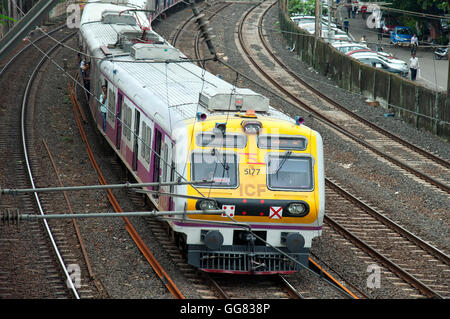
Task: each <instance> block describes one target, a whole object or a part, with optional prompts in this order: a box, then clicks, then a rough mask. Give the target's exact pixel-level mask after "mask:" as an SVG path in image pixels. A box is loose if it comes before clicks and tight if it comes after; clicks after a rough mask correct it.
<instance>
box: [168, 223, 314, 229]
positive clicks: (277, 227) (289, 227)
mask: <svg viewBox="0 0 450 319" xmlns="http://www.w3.org/2000/svg"><path fill="white" fill-rule="evenodd" d="M174 225H176V226H183V227H223V228H236V227H239V226H238V225H236V226H233V225H219V224H217V225H215V224H202V223H181V222H174ZM250 227H251V228H255V229H272V230H273V229H290V230H322V226H289V225H270V224H261V225H254V224H253V225H252V224H250ZM239 228H241V227H239Z"/></svg>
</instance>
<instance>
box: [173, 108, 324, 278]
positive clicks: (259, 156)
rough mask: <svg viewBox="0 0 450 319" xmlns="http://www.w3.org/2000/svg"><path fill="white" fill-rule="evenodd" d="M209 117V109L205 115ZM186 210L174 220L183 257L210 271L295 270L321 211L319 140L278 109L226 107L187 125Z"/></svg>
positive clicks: (303, 260)
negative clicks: (213, 211) (195, 183)
mask: <svg viewBox="0 0 450 319" xmlns="http://www.w3.org/2000/svg"><path fill="white" fill-rule="evenodd" d="M205 117H206V116H205ZM187 133H188V136H190V137H192V138H191V139H190V141H189V146H190V147H189V151H188V154H187V157H188V162H187V174H188V179H189V180H191V181H199V180H208V181H213V183H211V184H204V185H201V186H196V187H195V188H194V187H191V186H188V187H187V195H189V196H192V198H191V199H188V200H187V210H188V211H189V210H210V209H223V210H224V211H225V213H224V214H222V215H212V214H211V215H203V214H202V215H200V214H198V215H189V218H187V219H186V220H184V221H178V222H176V223H175V225H174V227H175V230H176V231H178V232H181V233H183V234H184V235H183V238H184V243H185V244H186V247H187V252H188V262H189V263H190V264H192V265H194V266H196V267H198V268H199V269H202V270H204V271H208V272H225V273H242V274H249V273H252V274H270V273H292V272H295V271H297V270H299V269H301V267H302V265H307V260H308V255H309V249H310V247H311V241H312V239H313V238H314V237H316V236H320V235H321V232H322V224H323V215H324V211H325V186H324V164H323V144H322V138H321V136H320V135H319V134H318V133H317V132H316V131H314V130H312V129H310V128H308V127H307V126H305V125H302V123H301V122H300V121H298V120H297V121H293V120H291V119H289V118H287V117H286V116H284V115H281V113H279V112H277V111H273V112H271V114H267V113H261V114H257V113H255V112H251V111H250V112H248V111H247V112H245V113H244V114H243V113H242V112H238V113H234V114H232V113H229V114H224V115H220V116H209V117H208V118H207V119H205V118H203V119H202V120H192V121H191V122H190V123H188V124H187Z"/></svg>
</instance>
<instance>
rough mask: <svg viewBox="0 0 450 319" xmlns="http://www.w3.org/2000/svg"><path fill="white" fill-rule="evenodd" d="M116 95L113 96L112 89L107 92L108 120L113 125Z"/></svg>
mask: <svg viewBox="0 0 450 319" xmlns="http://www.w3.org/2000/svg"><path fill="white" fill-rule="evenodd" d="M115 104H116V95H115V94H114V91H113V89H112V88H110V89H109V92H108V120H109V121H110V122H111V123H114V120H115V118H116V116H115V114H116V108H115V106H116V105H115Z"/></svg>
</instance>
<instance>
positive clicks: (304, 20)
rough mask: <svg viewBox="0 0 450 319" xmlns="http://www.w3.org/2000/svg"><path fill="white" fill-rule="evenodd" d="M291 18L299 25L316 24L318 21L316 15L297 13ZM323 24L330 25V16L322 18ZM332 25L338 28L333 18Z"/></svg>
mask: <svg viewBox="0 0 450 319" xmlns="http://www.w3.org/2000/svg"><path fill="white" fill-rule="evenodd" d="M291 20H292V21H294V22H295V23H296V24H297V25H298V26H299V27H301V26H302V25H305V24H308V25H309V24H315V23H316V17H314V16H307V15H296V16H292V17H291ZM321 22H322V24H326V25H328V17H323V18H322V19H321ZM330 26H331V27H332V28H336V24H335V23H333V20H331V23H330Z"/></svg>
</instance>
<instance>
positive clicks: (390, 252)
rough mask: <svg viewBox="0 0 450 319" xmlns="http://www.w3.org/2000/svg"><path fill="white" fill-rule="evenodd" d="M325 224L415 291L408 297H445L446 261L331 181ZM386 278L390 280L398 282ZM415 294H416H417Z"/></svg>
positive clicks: (448, 273) (449, 281)
mask: <svg viewBox="0 0 450 319" xmlns="http://www.w3.org/2000/svg"><path fill="white" fill-rule="evenodd" d="M326 185H327V195H328V198H327V205H328V207H327V213H326V215H325V223H326V224H327V225H328V226H329V227H332V228H333V229H335V230H336V231H338V232H339V233H340V234H342V235H343V236H344V237H345V238H346V239H347V240H350V241H352V242H353V243H355V244H356V246H358V247H360V248H361V249H362V250H363V251H364V252H366V253H367V254H368V255H369V256H371V257H372V258H374V260H376V261H378V262H380V263H382V264H383V265H384V266H385V267H386V268H387V269H389V270H390V271H391V272H392V274H394V275H395V276H397V277H398V278H400V279H402V280H403V281H404V282H406V283H408V284H409V285H410V286H412V287H414V288H415V289H413V290H411V292H410V296H411V297H419V296H422V297H427V298H449V297H450V290H449V287H450V285H449V284H450V267H449V265H450V259H449V257H448V256H447V255H445V254H444V253H443V252H441V251H440V250H438V249H437V248H435V247H433V246H432V245H430V244H429V243H427V242H425V241H423V240H422V239H420V238H418V237H417V236H415V235H414V234H412V233H410V232H409V231H407V230H406V229H404V228H402V227H401V226H399V225H398V224H396V223H395V222H393V221H391V220H390V219H389V218H387V217H385V216H384V215H383V214H382V213H381V212H379V211H378V210H376V209H375V208H373V207H371V206H369V205H366V204H365V203H364V202H363V201H362V200H360V199H358V198H356V197H354V196H353V195H351V194H350V193H348V192H347V191H346V190H344V189H343V188H342V187H340V186H338V185H337V184H336V183H334V182H332V181H331V180H329V179H328V180H327V181H326ZM395 276H392V275H391V276H390V279H392V280H398V279H397V278H395ZM418 292H420V293H419V294H418Z"/></svg>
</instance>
